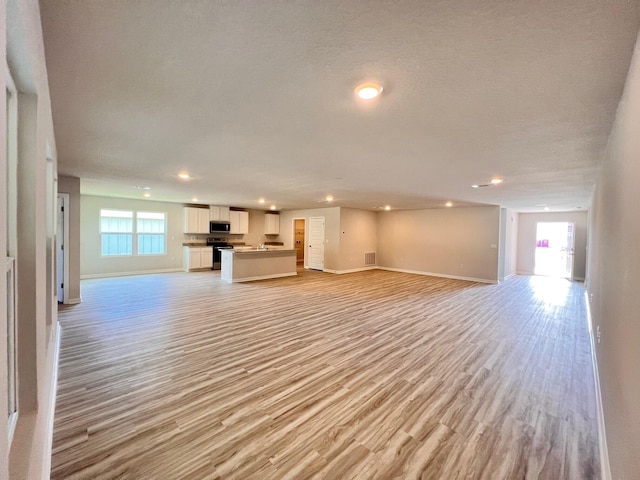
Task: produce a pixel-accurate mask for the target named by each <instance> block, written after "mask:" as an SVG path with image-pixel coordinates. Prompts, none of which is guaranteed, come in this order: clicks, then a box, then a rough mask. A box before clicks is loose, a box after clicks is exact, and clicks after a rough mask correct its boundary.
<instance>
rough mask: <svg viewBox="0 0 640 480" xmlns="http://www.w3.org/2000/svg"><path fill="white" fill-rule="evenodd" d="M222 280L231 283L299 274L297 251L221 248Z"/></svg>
mask: <svg viewBox="0 0 640 480" xmlns="http://www.w3.org/2000/svg"><path fill="white" fill-rule="evenodd" d="M221 253H222V271H221V272H220V276H221V278H222V280H224V281H226V282H229V283H236V282H250V281H253V280H265V279H267V278H278V277H289V276H293V275H297V272H296V251H295V250H293V249H291V250H285V249H282V250H280V249H278V250H268V249H251V250H231V249H229V250H221Z"/></svg>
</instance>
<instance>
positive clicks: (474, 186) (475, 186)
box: [471, 184, 480, 188]
mask: <svg viewBox="0 0 640 480" xmlns="http://www.w3.org/2000/svg"><path fill="white" fill-rule="evenodd" d="M479 186H480V185H478V184H475V185H471V188H478V187H479Z"/></svg>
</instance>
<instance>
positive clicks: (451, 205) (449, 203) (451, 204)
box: [445, 202, 453, 207]
mask: <svg viewBox="0 0 640 480" xmlns="http://www.w3.org/2000/svg"><path fill="white" fill-rule="evenodd" d="M445 205H446V206H447V207H453V203H451V202H447V203H445Z"/></svg>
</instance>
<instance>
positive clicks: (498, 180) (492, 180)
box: [491, 177, 504, 185]
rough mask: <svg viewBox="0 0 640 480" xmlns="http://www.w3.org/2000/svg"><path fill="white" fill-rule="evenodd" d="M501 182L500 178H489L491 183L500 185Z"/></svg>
mask: <svg viewBox="0 0 640 480" xmlns="http://www.w3.org/2000/svg"><path fill="white" fill-rule="evenodd" d="M502 182H504V180H503V179H502V178H498V177H495V178H492V179H491V183H492V184H493V185H500V184H501V183H502Z"/></svg>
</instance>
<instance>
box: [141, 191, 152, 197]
mask: <svg viewBox="0 0 640 480" xmlns="http://www.w3.org/2000/svg"><path fill="white" fill-rule="evenodd" d="M143 196H144V197H145V198H149V197H150V196H151V194H150V193H149V192H144V194H143Z"/></svg>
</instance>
